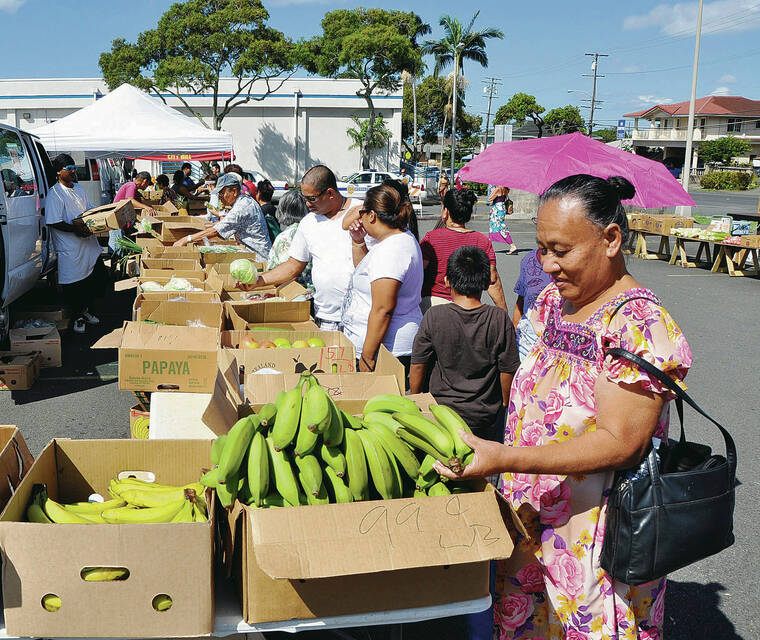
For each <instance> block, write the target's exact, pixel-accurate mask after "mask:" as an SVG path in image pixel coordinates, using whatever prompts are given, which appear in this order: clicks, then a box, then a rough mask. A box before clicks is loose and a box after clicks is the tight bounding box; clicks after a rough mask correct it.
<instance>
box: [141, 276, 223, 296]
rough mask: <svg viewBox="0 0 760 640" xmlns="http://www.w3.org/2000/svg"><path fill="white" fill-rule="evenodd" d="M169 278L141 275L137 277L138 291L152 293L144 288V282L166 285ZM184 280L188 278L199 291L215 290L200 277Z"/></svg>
mask: <svg viewBox="0 0 760 640" xmlns="http://www.w3.org/2000/svg"><path fill="white" fill-rule="evenodd" d="M197 273H203V272H197ZM169 280H171V277H169V276H164V277H157V276H155V277H151V278H143V277H139V278H137V293H138V294H140V293H152V292H150V291H145V290H144V289H143V288H142V284H143V282H157V283H158V284H160V285H161V286H164V285H166V284H167V283H168V282H169ZM184 280H187V281H188V282H189V283H190V284H191V285H192V286H193V288H194V289H198V290H199V291H215V290H214V289H213V288H212V287H210V286H209V285H208V284H207V283H206V281H205V280H199V279H198V278H184ZM172 293H192V291H173V292H172Z"/></svg>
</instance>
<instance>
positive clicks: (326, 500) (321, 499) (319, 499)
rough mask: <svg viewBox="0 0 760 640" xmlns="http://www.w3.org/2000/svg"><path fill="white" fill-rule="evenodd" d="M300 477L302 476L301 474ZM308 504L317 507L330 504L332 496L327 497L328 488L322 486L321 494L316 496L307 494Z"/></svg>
mask: <svg viewBox="0 0 760 640" xmlns="http://www.w3.org/2000/svg"><path fill="white" fill-rule="evenodd" d="M299 475H300V474H299ZM306 504H310V505H315V504H330V496H329V495H327V487H325V485H322V486H321V487H320V488H319V493H317V494H316V495H314V494H312V493H310V492H308V491H307V492H306Z"/></svg>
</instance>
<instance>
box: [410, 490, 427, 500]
mask: <svg viewBox="0 0 760 640" xmlns="http://www.w3.org/2000/svg"><path fill="white" fill-rule="evenodd" d="M413 497H414V498H427V497H428V494H427V493H425V491H424V489H415V490H414V496H413Z"/></svg>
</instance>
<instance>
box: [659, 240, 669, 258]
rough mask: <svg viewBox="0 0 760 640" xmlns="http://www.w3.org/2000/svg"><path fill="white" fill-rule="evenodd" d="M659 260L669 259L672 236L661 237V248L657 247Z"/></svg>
mask: <svg viewBox="0 0 760 640" xmlns="http://www.w3.org/2000/svg"><path fill="white" fill-rule="evenodd" d="M657 254H658V258H662V259H664V260H667V259H668V256H669V255H670V236H660V246H659V247H657Z"/></svg>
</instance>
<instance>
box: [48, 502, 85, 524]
mask: <svg viewBox="0 0 760 640" xmlns="http://www.w3.org/2000/svg"><path fill="white" fill-rule="evenodd" d="M42 508H43V509H44V511H45V515H47V517H48V518H50V519H51V520H52V521H53V522H55V523H56V524H95V523H94V522H93V521H92V520H88V519H87V518H85V517H83V516H80V515H77V514H76V513H73V512H71V511H67V510H66V509H64V508H63V505H61V504H59V503H57V502H56V501H55V500H51V499H50V498H47V499H46V500H45V502H44V504H43V506H42Z"/></svg>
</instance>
